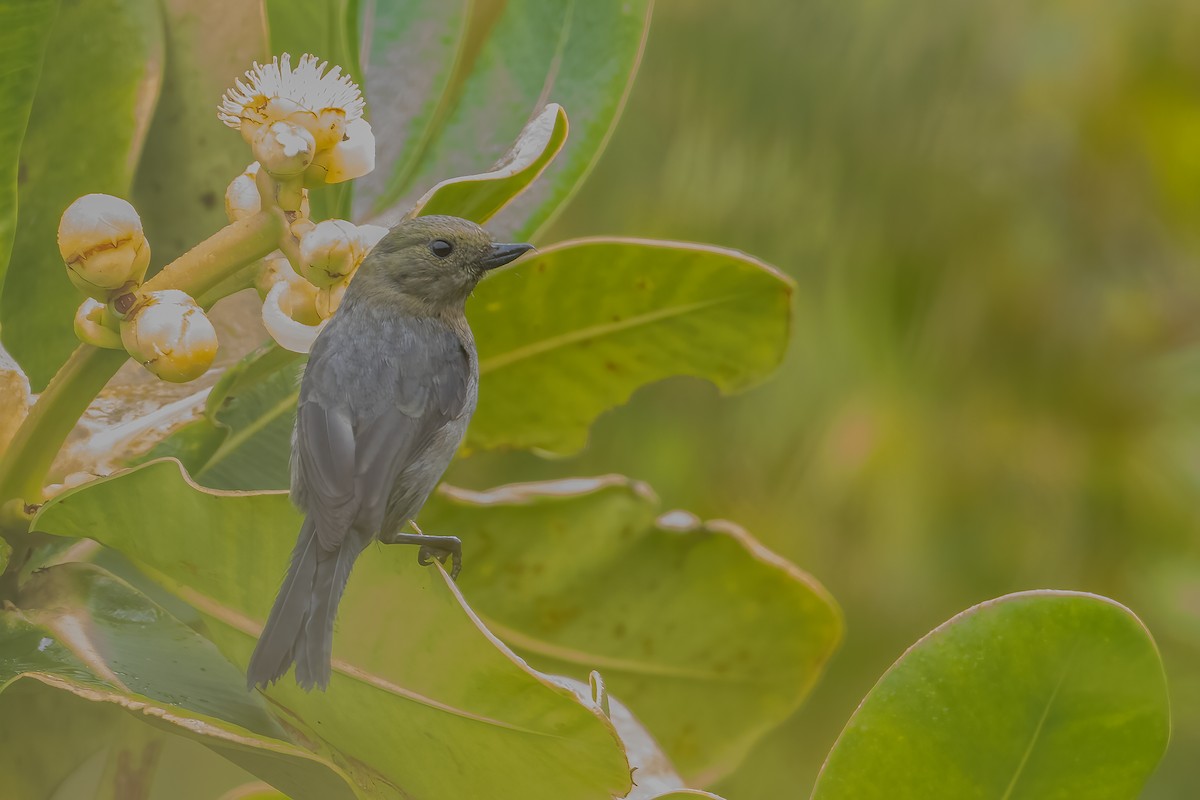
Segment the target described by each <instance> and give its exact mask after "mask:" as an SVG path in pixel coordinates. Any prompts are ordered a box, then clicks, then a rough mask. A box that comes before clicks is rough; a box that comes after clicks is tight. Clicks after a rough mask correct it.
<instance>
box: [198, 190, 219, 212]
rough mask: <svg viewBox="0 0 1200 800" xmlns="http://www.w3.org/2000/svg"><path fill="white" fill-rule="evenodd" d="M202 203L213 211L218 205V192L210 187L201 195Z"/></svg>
mask: <svg viewBox="0 0 1200 800" xmlns="http://www.w3.org/2000/svg"><path fill="white" fill-rule="evenodd" d="M200 205H202V206H204V208H205V209H207V210H209V211H211V210H213V209H214V208H216V207H217V193H216V192H214V191H213V190H212V189H209V190H208V191H207V192H205V193H204V194H202V195H200Z"/></svg>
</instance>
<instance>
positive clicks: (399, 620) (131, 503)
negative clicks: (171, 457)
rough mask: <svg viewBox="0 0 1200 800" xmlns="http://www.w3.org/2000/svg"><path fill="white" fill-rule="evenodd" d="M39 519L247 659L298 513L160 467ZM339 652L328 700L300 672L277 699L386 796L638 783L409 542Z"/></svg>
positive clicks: (342, 620)
mask: <svg viewBox="0 0 1200 800" xmlns="http://www.w3.org/2000/svg"><path fill="white" fill-rule="evenodd" d="M164 520H170V535H164V531H163V529H162V525H163V521H164ZM34 526H35V528H37V529H38V530H44V531H48V532H52V533H57V534H62V535H69V536H90V537H92V538H94V539H96V540H98V541H101V543H103V544H105V545H107V546H111V547H113V548H114V549H117V550H119V551H121V552H123V553H125V554H126V555H128V556H129V557H130V558H132V559H134V560H135V561H136V562H138V563H139V564H141V565H143V566H144V567H145V568H147V570H148V572H149V574H151V575H152V576H154V577H156V578H157V579H158V580H159V581H160V582H161V583H162V584H163V585H164V586H165V587H166V588H168V589H169V590H171V591H172V592H173V593H175V594H177V595H179V596H180V597H181V598H183V599H184V600H186V601H187V602H188V603H190V604H191V605H192V606H193V607H195V608H197V609H198V610H199V611H201V612H202V613H203V614H204V615H206V617H207V618H208V620H209V622H210V625H211V632H212V636H213V638H214V640H215V641H216V642H217V644H218V645H219V646H220V647H221V649H222V650H223V651H224V652H226V653H227V654H228V655H230V656H231V657H232V658H233V660H234V661H235V662H236V663H238V664H244V663H245V662H246V661H247V660H248V658H249V655H250V651H251V649H252V647H253V645H254V639H255V637H256V636H257V634H258V631H259V623H258V622H257V621H256V620H261V619H263V618H264V617H265V616H266V614H267V612H268V611H269V609H270V607H271V604H272V601H273V599H274V594H275V590H276V587H277V585H278V584H277V582H276V581H275V580H274V579H272V578H270V577H269V576H270V575H271V574H272V573H273V572H276V571H277V574H279V575H282V574H283V572H284V569H285V568H286V565H287V563H288V559H289V553H290V550H291V548H292V544H293V542H294V539H295V535H296V531H297V530H298V529H299V526H300V517H299V515H298V513H297V512H296V511H295V509H293V508H292V506H291V505H290V504H289V502H288V499H287V497H286V495H284V494H233V493H217V492H203V491H200V490H198V488H197V487H195V486H194V485H193V484H190V483H189V482H188V481H187V480H186V479H185V477H184V476H183V475H182V473H181V471H180V469H179V465H178V464H177V463H175V462H170V461H160V462H154V463H151V464H146V465H144V466H142V467H139V468H137V469H134V470H131V471H128V472H125V473H122V474H120V475H118V476H115V477H113V478H109V479H101V480H97V481H94V482H92V483H89V484H87V485H86V486H84V487H81V488H79V489H76V490H74V491H71V492H66V493H63V494H62V495H59V496H58V497H56V498H54V499H53V500H52V501H50V502H49V503H48V504H47V505H46V506H45V507H44V508H43V509H42V510H41V511H40V512H39V514H38V516H37V518H36V519H35V521H34ZM334 657H335V662H334V676H333V680H332V682H331V684H330V687H329V691H328V692H327V693H323V692H313V693H306V692H303V691H301V690H300V689H299V688H298V687H296V685H295V684H294V682H292V681H291V679H290V678H288V679H285V680H283V681H281V682H280V683H278V684H276V685H275V686H274V687H272V688H271V689H269V690H268V691H267V695H268V696H269V697H270V698H271V700H272V702H273V703H274V704H275V706H276V707H277V708H279V709H280V713H284V714H286V715H287V716H288V718H289V719H294V720H296V721H297V722H302V723H304V724H306V725H307V727H308V728H309V729H310V730H311V731H317V732H318V734H312V735H313V736H318V735H319V741H320V743H321V747H322V748H324V747H328V748H330V749H331V750H332V751H333V752H334V754H335V757H336V758H337V759H338V763H341V764H345V765H346V769H347V770H348V771H349V772H350V773H351V774H352V775H353V776H354V777H355V780H356V781H357V782H358V783H359V784H360V785H363V786H368V787H372V791H374V792H375V793H376V795H375V796H382V797H400V796H416V797H491V798H505V797H512V798H522V800H537V798H546V799H547V800H551V799H553V800H558V799H559V798H563V797H580V798H583V797H595V798H608V797H610V796H613V795H616V796H620V795H622V794H624V793H625V792H626V791H627V790H628V788H629V785H630V781H629V768H628V764H627V763H626V761H625V758H624V756H623V754H622V751H621V748H620V747H619V744H618V739H617V738H616V734H615V731H614V730H613V728H612V726H611V724H610V723H609V722H608V721H607V720H606V719H605V718H604V717H603V716H602V715H601V714H600V713H599V712H598V711H596V710H594V709H591V708H585V707H584V706H583V705H581V704H580V703H579V702H577V701H576V700H575V698H574V696H573V695H572V693H571V692H570V691H568V690H566V689H563V688H561V687H559V686H557V685H555V684H553V683H551V682H550V681H548V680H547V679H546V678H544V677H543V676H541V675H539V674H537V673H534V672H533V671H532V670H530V669H529V668H528V667H527V666H526V665H525V664H524V663H522V662H520V661H518V660H516V659H515V658H514V657H513V656H512V654H511V653H510V652H508V651H507V650H506V649H503V648H501V647H499V646H498V645H497V643H496V642H495V640H494V639H493V638H491V636H490V634H488V633H487V632H486V631H485V630H483V629H482V628H481V627H480V626H479V625H478V622H477V621H476V620H475V618H474V616H473V614H472V613H471V612H470V611H469V610H468V609H467V608H466V606H465V605H464V603H463V601H462V597H461V595H460V594H459V593H458V591H457V589H456V588H455V586H454V584H453V582H451V581H450V580H449V577H448V576H447V575H446V574H445V572H444V571H442V570H440V569H438V570H434V569H430V568H427V567H421V566H419V565H418V564H417V563H416V554H415V553H414V552H413V551H412V550H411V549H410V548H404V547H377V548H371V549H368V550H367V551H366V552H365V553H364V554H363V556H362V557H361V558H360V559H359V562H358V564H357V566H356V567H355V570H354V574H353V576H352V578H351V580H350V585H349V587H348V588H347V591H346V595H345V598H344V600H343V602H342V606H341V611H340V613H339V629H338V633H337V636H336V637H335V640H334ZM244 766H247V768H248V769H251V770H252V771H256V770H255V769H254V767H253V766H252V765H244ZM258 774H261V773H258ZM296 796H297V797H300V795H296ZM305 796H310V797H320V796H321V795H319V794H308V795H305Z"/></svg>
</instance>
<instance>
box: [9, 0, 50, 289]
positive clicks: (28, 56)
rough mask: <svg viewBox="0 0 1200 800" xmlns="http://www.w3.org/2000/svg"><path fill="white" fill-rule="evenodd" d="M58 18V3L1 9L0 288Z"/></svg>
mask: <svg viewBox="0 0 1200 800" xmlns="http://www.w3.org/2000/svg"><path fill="white" fill-rule="evenodd" d="M57 13H58V0H35V2H25V3H15V4H14V3H6V4H4V5H3V6H0V75H3V76H4V84H3V86H0V109H3V110H4V113H3V114H0V154H2V155H0V286H3V285H4V272H5V270H6V269H7V267H8V257H9V255H10V254H11V252H12V245H13V237H14V236H15V234H16V230H17V182H18V181H19V180H21V179H22V177H23V176H22V175H21V174H20V171H19V169H18V166H19V156H20V153H21V142H22V140H23V139H24V138H25V125H26V123H28V121H29V109H30V107H31V106H32V105H33V95H34V92H35V91H36V89H37V84H38V76H39V75H41V72H42V55H43V53H44V52H45V50H46V41H47V39H49V37H50V29H51V27H52V26H53V24H54V15H55V14H57Z"/></svg>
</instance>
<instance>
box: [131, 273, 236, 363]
mask: <svg viewBox="0 0 1200 800" xmlns="http://www.w3.org/2000/svg"><path fill="white" fill-rule="evenodd" d="M121 343H122V344H124V345H125V350H126V351H128V353H129V355H131V356H133V358H134V359H136V360H137V361H138V362H140V363H141V364H142V366H144V367H145V368H146V369H148V370H150V371H151V372H153V373H154V374H155V375H157V376H158V377H160V378H162V379H163V380H165V381H171V382H173V383H186V382H187V381H190V380H194V379H196V378H199V377H200V376H201V375H203V374H204V373H205V372H206V371H208V368H209V367H210V366H212V362H213V359H214V358H215V357H216V355H217V332H216V330H215V329H214V328H213V325H212V323H211V322H210V321H209V319H208V317H207V316H205V314H204V310H203V309H202V308H200V306H199V305H197V304H196V301H195V300H193V299H192V298H191V297H189V296H188V295H187V294H185V293H184V292H181V291H179V290H178V289H163V290H162V291H158V292H149V293H147V294H145V295H143V296H142V297H140V298H139V299H138V302H137V303H136V304H135V305H134V307H133V308H132V309H131V310H130V311H129V313H128V314H127V315H126V316H125V319H124V320H122V321H121Z"/></svg>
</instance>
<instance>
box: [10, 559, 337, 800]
mask: <svg viewBox="0 0 1200 800" xmlns="http://www.w3.org/2000/svg"><path fill="white" fill-rule="evenodd" d="M21 603H22V607H21V608H20V609H15V608H11V607H9V608H7V609H5V610H3V611H0V689H2V688H6V687H8V686H9V685H10V684H12V683H13V682H14V681H17V680H19V679H29V680H36V681H40V682H42V683H44V684H46V685H47V686H51V687H54V688H57V689H60V690H63V691H65V692H69V693H71V694H73V695H76V696H77V697H80V698H83V699H84V700H89V701H92V702H94V703H104V704H112V705H113V706H115V707H119V708H123V709H125V710H127V711H129V712H131V713H133V714H135V715H137V716H138V717H139V718H141V719H143V720H145V721H147V722H152V723H153V724H155V725H157V726H159V727H160V728H161V729H163V730H166V731H169V732H171V733H175V734H178V735H182V736H187V737H190V738H195V739H197V740H199V741H202V742H204V743H205V744H206V745H207V746H209V747H210V748H212V749H214V750H215V751H217V752H218V753H221V754H222V755H224V756H225V757H226V758H229V759H230V760H232V761H234V762H235V763H238V764H240V765H241V766H243V767H245V768H246V769H249V770H252V771H254V772H255V773H256V774H259V775H261V776H269V778H268V779H269V780H271V781H272V782H273V783H274V784H275V785H277V786H280V787H281V788H283V789H284V790H285V791H289V792H297V791H302V790H304V789H305V788H306V787H307V788H309V789H312V788H313V787H319V788H320V791H322V792H324V793H325V794H324V795H321V796H328V797H341V798H351V797H353V796H354V793H353V792H352V791H351V790H350V788H349V785H348V783H347V781H346V779H345V777H344V776H343V775H342V774H341V773H340V771H339V770H338V768H337V767H335V766H333V765H332V764H330V763H328V762H324V761H321V760H318V759H317V758H315V757H314V756H313V755H312V754H310V753H308V752H306V751H304V750H301V749H300V748H298V747H296V746H295V745H292V744H290V743H288V742H286V741H284V729H283V727H282V726H281V725H280V724H279V722H277V721H276V719H275V718H274V716H273V715H272V714H271V712H269V711H268V709H267V707H266V704H265V703H264V702H263V700H262V698H261V697H260V696H259V695H257V694H252V693H248V692H247V691H246V689H245V683H244V678H243V677H242V674H241V673H240V672H239V671H238V670H237V669H236V668H235V667H234V666H233V665H231V664H230V663H229V662H228V661H226V660H225V659H224V658H222V657H221V655H220V653H218V652H217V650H216V648H215V647H214V646H213V645H212V643H211V642H209V641H208V640H206V639H204V638H203V637H201V636H200V635H199V634H197V633H196V632H195V631H193V630H191V629H190V628H188V627H186V626H185V625H183V624H182V623H180V622H179V621H177V620H176V619H175V618H174V617H172V616H170V615H169V614H167V613H166V612H165V611H164V610H163V609H162V608H161V607H159V606H157V605H155V604H154V603H153V602H151V601H150V600H149V599H147V598H146V597H145V596H144V595H142V594H140V593H138V592H137V591H135V590H134V589H132V588H131V587H130V586H129V585H128V584H126V583H124V582H123V581H120V580H118V579H116V578H114V577H112V576H111V575H108V574H107V573H105V572H104V571H103V570H101V569H99V568H97V567H95V566H92V565H89V564H63V565H60V566H53V567H49V568H47V569H44V570H40V571H38V572H37V573H35V574H34V575H33V576H31V577H30V578H29V580H28V581H27V582H26V583H25V584H24V585H23V586H22V591H21ZM292 724H294V723H292V722H289V725H292ZM61 767H62V765H61V764H59V765H58V766H57V767H55V769H56V770H59V769H61Z"/></svg>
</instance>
